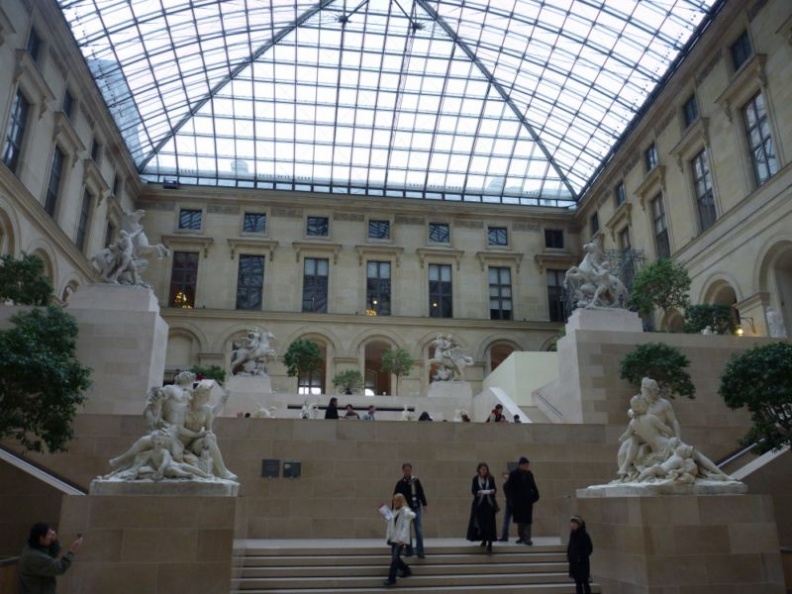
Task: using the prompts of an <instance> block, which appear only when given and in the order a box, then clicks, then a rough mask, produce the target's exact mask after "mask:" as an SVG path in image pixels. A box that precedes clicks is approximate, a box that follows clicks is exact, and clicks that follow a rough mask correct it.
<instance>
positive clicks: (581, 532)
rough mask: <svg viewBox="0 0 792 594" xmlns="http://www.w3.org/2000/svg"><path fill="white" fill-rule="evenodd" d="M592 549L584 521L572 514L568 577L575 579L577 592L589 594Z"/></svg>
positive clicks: (568, 550)
mask: <svg viewBox="0 0 792 594" xmlns="http://www.w3.org/2000/svg"><path fill="white" fill-rule="evenodd" d="M593 551H594V545H593V544H592V543H591V537H590V536H589V535H588V532H586V523H585V522H584V521H583V518H581V517H580V516H572V517H571V518H569V544H568V545H567V560H568V561H569V577H571V578H572V579H573V580H575V589H576V590H575V591H576V593H577V594H591V586H590V585H589V578H590V577H591V565H590V563H589V557H591V553H592V552H593Z"/></svg>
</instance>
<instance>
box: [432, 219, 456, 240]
mask: <svg viewBox="0 0 792 594" xmlns="http://www.w3.org/2000/svg"><path fill="white" fill-rule="evenodd" d="M450 240H451V231H450V228H449V226H448V225H447V224H445V223H429V241H433V242H435V243H449V241H450Z"/></svg>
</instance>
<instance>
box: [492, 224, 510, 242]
mask: <svg viewBox="0 0 792 594" xmlns="http://www.w3.org/2000/svg"><path fill="white" fill-rule="evenodd" d="M487 244H488V245H494V246H506V245H509V235H508V230H507V229H506V227H489V228H488V229H487Z"/></svg>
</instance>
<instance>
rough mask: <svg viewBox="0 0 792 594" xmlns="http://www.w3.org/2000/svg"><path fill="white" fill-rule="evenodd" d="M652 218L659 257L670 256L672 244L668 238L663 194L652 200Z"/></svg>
mask: <svg viewBox="0 0 792 594" xmlns="http://www.w3.org/2000/svg"><path fill="white" fill-rule="evenodd" d="M652 219H653V226H654V236H655V249H656V251H657V257H658V258H670V257H671V244H670V242H669V240H668V226H667V225H666V217H665V207H664V206H663V197H662V196H657V197H656V198H655V199H654V200H652Z"/></svg>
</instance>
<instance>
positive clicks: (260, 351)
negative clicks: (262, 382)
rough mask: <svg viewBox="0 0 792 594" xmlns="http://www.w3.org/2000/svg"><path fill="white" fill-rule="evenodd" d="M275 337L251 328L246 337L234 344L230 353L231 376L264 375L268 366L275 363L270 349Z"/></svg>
mask: <svg viewBox="0 0 792 594" xmlns="http://www.w3.org/2000/svg"><path fill="white" fill-rule="evenodd" d="M274 340H275V336H273V335H272V333H271V332H267V331H266V330H261V329H259V328H251V329H250V330H249V331H248V333H247V336H246V337H245V338H243V339H242V340H240V341H238V342H236V343H235V344H234V349H233V351H232V353H231V375H243V374H244V375H265V374H266V373H267V372H268V371H267V369H268V367H269V364H270V363H272V362H274V361H277V359H278V353H277V352H276V351H275V349H274V348H272V342H273V341H274Z"/></svg>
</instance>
